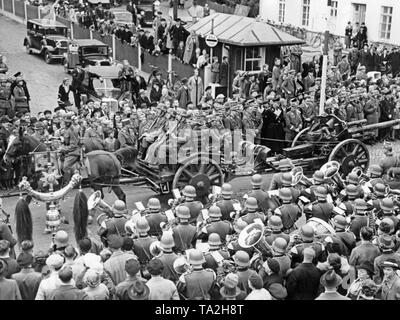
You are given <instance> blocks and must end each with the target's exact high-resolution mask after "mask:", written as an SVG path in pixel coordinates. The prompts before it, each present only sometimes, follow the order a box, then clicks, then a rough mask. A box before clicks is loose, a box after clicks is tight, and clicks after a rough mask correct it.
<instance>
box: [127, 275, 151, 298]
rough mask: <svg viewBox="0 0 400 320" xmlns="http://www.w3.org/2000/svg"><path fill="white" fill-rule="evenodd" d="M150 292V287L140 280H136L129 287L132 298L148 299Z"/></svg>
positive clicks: (129, 294)
mask: <svg viewBox="0 0 400 320" xmlns="http://www.w3.org/2000/svg"><path fill="white" fill-rule="evenodd" d="M149 292H150V289H149V287H148V286H147V285H145V284H144V282H142V281H140V280H136V281H134V282H133V283H132V284H131V286H130V287H129V288H128V296H129V299H130V300H147V299H148V298H149Z"/></svg>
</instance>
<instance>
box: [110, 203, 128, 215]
mask: <svg viewBox="0 0 400 320" xmlns="http://www.w3.org/2000/svg"><path fill="white" fill-rule="evenodd" d="M112 212H113V213H114V215H123V214H125V213H126V212H127V209H126V205H125V202H123V201H122V200H115V202H114V204H113V206H112Z"/></svg>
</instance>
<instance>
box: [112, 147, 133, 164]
mask: <svg viewBox="0 0 400 320" xmlns="http://www.w3.org/2000/svg"><path fill="white" fill-rule="evenodd" d="M114 155H115V156H116V157H117V159H118V160H119V162H120V163H121V167H122V166H123V165H124V164H125V165H129V166H131V167H133V168H134V167H135V166H136V160H137V155H138V150H137V149H135V148H134V147H124V148H120V149H118V150H116V151H114Z"/></svg>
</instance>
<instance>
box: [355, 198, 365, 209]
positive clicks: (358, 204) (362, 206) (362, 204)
mask: <svg viewBox="0 0 400 320" xmlns="http://www.w3.org/2000/svg"><path fill="white" fill-rule="evenodd" d="M354 209H356V210H360V211H365V210H367V209H368V205H367V203H366V202H365V200H364V199H356V200H354Z"/></svg>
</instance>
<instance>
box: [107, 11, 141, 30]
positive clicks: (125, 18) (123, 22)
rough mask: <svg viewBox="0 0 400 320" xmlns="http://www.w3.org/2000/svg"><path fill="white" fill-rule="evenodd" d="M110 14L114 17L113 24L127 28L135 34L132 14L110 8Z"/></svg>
mask: <svg viewBox="0 0 400 320" xmlns="http://www.w3.org/2000/svg"><path fill="white" fill-rule="evenodd" d="M110 12H112V14H113V15H114V24H115V25H117V26H128V27H129V29H130V30H131V31H132V32H133V33H135V32H136V26H135V23H134V22H133V21H132V14H131V13H130V12H129V11H127V10H125V9H122V8H112V9H110Z"/></svg>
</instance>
